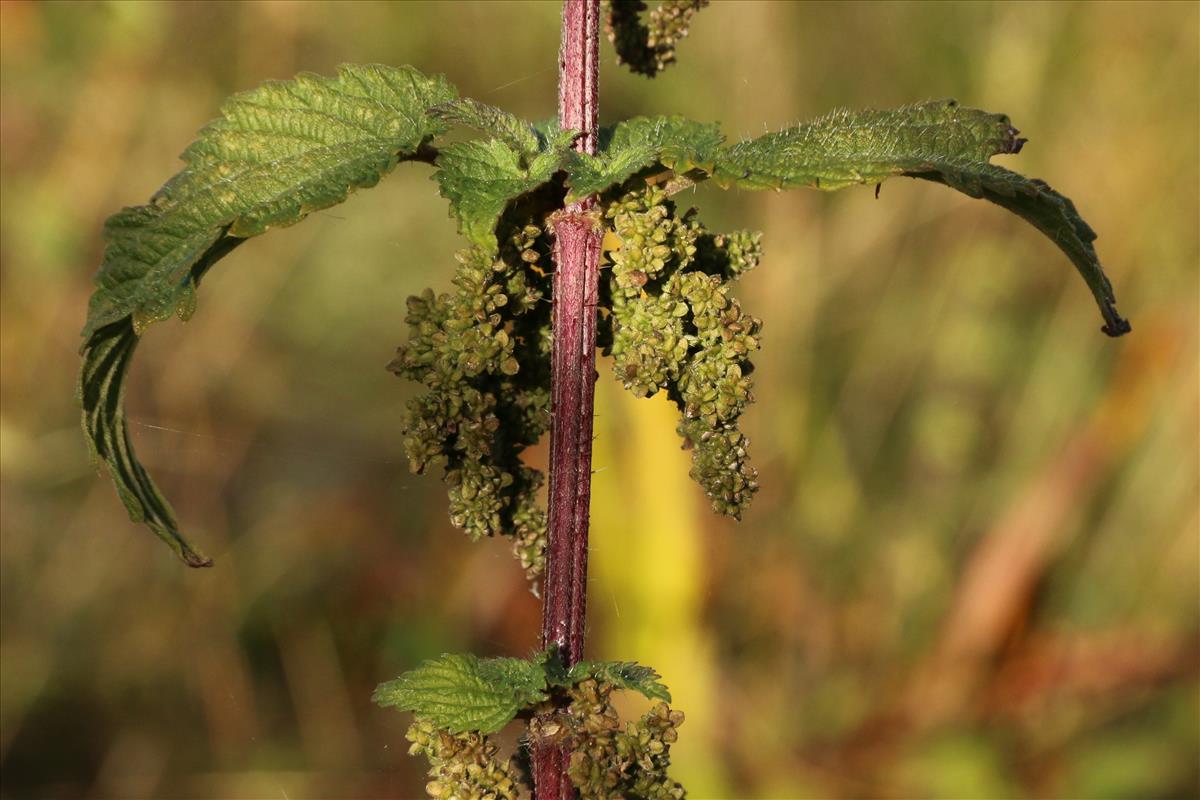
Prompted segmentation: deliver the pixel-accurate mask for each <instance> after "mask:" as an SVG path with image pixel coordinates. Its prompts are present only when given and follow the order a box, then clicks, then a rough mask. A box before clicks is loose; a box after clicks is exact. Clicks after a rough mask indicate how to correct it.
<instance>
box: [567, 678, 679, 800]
mask: <svg viewBox="0 0 1200 800" xmlns="http://www.w3.org/2000/svg"><path fill="white" fill-rule="evenodd" d="M612 691H613V686H612V684H609V683H602V682H597V681H596V680H594V679H591V678H589V679H587V680H584V681H582V682H580V683H578V684H576V685H575V686H573V687H571V689H570V690H569V692H568V694H569V696H570V698H571V702H570V705H569V706H568V707H567V719H568V720H569V723H568V728H569V729H570V731H571V737H572V741H573V743H574V746H573V749H572V752H571V761H570V764H569V765H568V769H567V774H568V775H569V776H570V778H571V782H572V783H573V784H574V785H575V788H576V789H578V790H579V796H580V798H581V800H604V799H606V798H610V797H629V798H640V799H641V800H679V798H683V797H685V796H686V792H685V791H684V789H683V787H682V786H681V785H680V784H678V783H676V782H675V781H673V780H671V778H670V777H668V775H667V768H668V767H669V766H670V764H671V752H670V751H671V744H672V743H673V742H675V740H676V739H677V738H678V732H677V730H676V729H677V728H678V727H679V725H680V724H682V723H683V712H681V711H672V710H671V709H670V708H669V707H668V706H667V704H666V703H662V702H660V703H656V704H655V706H654V707H653V708H652V709H650V711H649V712H647V713H646V715H645V716H643V717H642V718H641V719H639V720H638V721H637V722H627V723H625V724H624V725H622V724H621V720H620V718H619V717H618V716H617V711H616V709H615V708H613V706H612V703H611V701H610V699H609V696H610V695H611V694H612Z"/></svg>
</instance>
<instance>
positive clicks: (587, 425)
mask: <svg viewBox="0 0 1200 800" xmlns="http://www.w3.org/2000/svg"><path fill="white" fill-rule="evenodd" d="M599 49H600V0H564V2H563V25H562V44H561V46H560V48H559V52H558V120H559V125H560V126H561V127H562V128H563V129H564V130H576V131H580V136H579V138H578V139H577V140H576V142H575V148H576V149H577V150H579V151H581V152H585V153H591V154H594V153H595V152H596V110H597V106H598V103H599V92H598V74H599V70H598V65H597V60H598V58H599ZM595 209H596V198H595V197H594V196H593V197H587V198H584V199H582V200H580V201H578V202H576V203H571V204H569V205H567V206H566V207H565V208H563V209H562V210H561V211H558V212H557V213H555V214H554V215H553V216H552V217H551V222H552V225H553V228H554V238H555V243H554V262H555V267H554V311H553V320H552V323H551V324H552V328H553V334H554V347H553V352H552V354H551V375H550V413H551V423H550V496H549V517H550V518H549V537H548V541H547V546H546V551H547V552H546V559H547V561H546V587H545V598H546V599H545V604H544V606H543V609H542V646H543V647H546V648H549V647H555V648H557V650H558V652H559V654H560V656H561V658H562V659H563V661H564V662H565V663H566V665H567V666H570V665H572V664H574V663H575V662H577V661H579V660H580V659H581V658H582V657H583V636H584V615H585V601H586V594H587V592H586V590H587V547H588V545H587V538H588V505H589V501H590V499H591V479H592V409H593V406H594V401H595V389H596V387H595V382H596V298H597V286H598V282H599V274H600V245H601V240H602V237H601V230H600V224H599V219H598V216H597V213H596V210H595ZM550 713H553V712H550ZM539 727H541V728H542V729H543V730H553V727H551V726H549V725H544V726H539ZM533 748H534V749H533V770H534V786H535V789H534V796H535V797H536V798H537V800H566V799H567V798H571V797H574V795H575V791H574V789H573V787H572V786H571V781H570V779H569V778H568V777H567V766H568V764H569V762H570V752H569V750H568V749H567V748H566V747H565V746H563V745H562V744H561V742H555V741H552V740H541V741H535V742H534V745H533Z"/></svg>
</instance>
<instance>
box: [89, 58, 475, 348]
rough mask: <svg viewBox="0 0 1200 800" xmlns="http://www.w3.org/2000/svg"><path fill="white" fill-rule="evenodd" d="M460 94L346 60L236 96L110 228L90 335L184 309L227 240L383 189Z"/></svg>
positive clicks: (402, 72) (404, 73)
mask: <svg viewBox="0 0 1200 800" xmlns="http://www.w3.org/2000/svg"><path fill="white" fill-rule="evenodd" d="M453 96H454V90H453V88H451V87H450V85H449V84H447V83H446V81H445V79H444V78H442V77H440V76H438V77H433V78H430V77H427V76H425V75H422V74H421V73H420V72H418V71H416V70H414V69H412V68H411V67H402V68H394V67H385V66H378V65H370V66H344V67H342V68H341V69H340V70H339V73H338V76H337V77H336V78H326V77H322V76H319V75H300V76H298V77H297V78H295V79H294V80H290V81H272V82H269V83H266V84H264V85H262V86H260V87H258V88H257V89H253V90H251V91H248V92H243V93H241V94H237V95H234V96H233V97H231V98H230V99H229V100H227V101H226V102H225V104H224V105H223V106H222V108H221V113H222V116H221V118H219V119H217V120H216V121H214V122H212V123H210V124H209V125H208V126H207V127H205V128H204V129H203V130H202V131H201V132H200V137H199V138H198V139H197V140H196V141H195V142H194V143H193V144H192V145H191V146H190V147H188V149H187V150H186V151H184V154H183V160H184V161H185V162H186V164H187V166H186V167H185V168H184V169H183V171H182V172H180V173H178V174H177V175H175V177H173V178H171V180H170V181H168V182H167V184H166V185H165V186H163V188H162V189H160V190H159V192H158V193H157V194H156V195H155V196H154V198H153V199H152V200H151V202H150V203H149V204H148V205H145V206H139V207H136V208H130V209H125V210H124V211H121V212H118V213H117V214H116V215H114V216H113V217H112V218H111V219H110V220H109V222H108V223H107V225H106V228H105V236H106V239H107V247H106V248H105V252H104V258H103V261H102V263H101V266H100V271H99V273H98V274H97V276H96V286H97V289H96V292H95V293H94V294H93V295H92V299H91V302H90V304H89V309H88V320H87V324H86V325H85V327H84V329H83V336H84V337H85V338H86V337H88V336H90V335H91V334H92V333H93V332H94V331H95V330H97V329H98V328H101V327H103V326H105V325H108V324H110V323H113V322H116V321H117V320H119V319H122V318H124V317H127V316H131V315H132V316H133V317H134V319H135V322H137V323H138V328H139V332H140V330H141V329H143V328H144V327H145V325H148V324H149V323H150V322H152V321H155V320H158V319H164V318H165V317H167V316H170V315H171V314H172V313H174V312H175V309H176V307H177V305H178V297H179V295H180V294H184V293H186V292H187V291H189V290H190V285H191V280H190V275H189V272H190V270H191V268H192V267H193V266H194V265H195V264H196V263H197V262H198V261H199V260H200V258H201V257H202V256H203V255H204V253H205V252H207V250H208V249H209V248H210V247H212V246H213V245H214V244H215V243H216V241H217V240H218V239H219V238H220V237H221V236H222V235H228V236H232V237H237V238H247V237H250V236H256V235H258V234H260V233H263V232H264V231H266V230H267V229H268V228H272V227H281V226H285V225H291V224H294V223H296V222H298V221H300V220H301V219H302V218H303V217H305V216H306V215H307V214H309V213H310V212H312V211H316V210H319V209H322V208H327V207H329V206H332V205H336V204H337V203H340V202H342V201H343V200H345V199H346V196H347V195H348V194H349V193H350V192H351V191H353V190H354V189H358V188H363V187H368V186H374V185H375V184H376V183H377V182H378V181H379V179H380V177H382V176H383V175H385V174H387V172H389V171H390V170H391V169H392V168H393V167H394V166H395V165H396V164H397V163H398V161H400V160H401V159H407V158H412V157H413V156H415V155H416V154H417V153H418V150H419V149H420V147H421V145H422V144H423V143H424V142H425V141H427V140H428V138H429V137H431V136H433V135H434V134H437V133H440V132H441V131H443V130H445V129H446V124H445V123H444V122H442V121H440V120H437V119H435V118H433V117H431V116H429V115H428V114H427V113H426V112H427V110H428V109H429V108H430V107H432V106H434V105H437V104H439V103H442V102H444V101H446V100H449V99H450V98H452V97H453Z"/></svg>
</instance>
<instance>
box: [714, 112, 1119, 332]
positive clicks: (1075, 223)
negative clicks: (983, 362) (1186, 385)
mask: <svg viewBox="0 0 1200 800" xmlns="http://www.w3.org/2000/svg"><path fill="white" fill-rule="evenodd" d="M1017 133H1018V131H1017V130H1016V129H1015V128H1013V127H1012V124H1011V122H1010V121H1009V119H1008V117H1007V116H1005V115H1003V114H989V113H987V112H984V111H979V110H977V109H970V108H962V107H960V106H959V105H958V104H957V103H956V102H955V101H953V100H943V101H935V102H929V103H923V104H920V105H915V106H907V107H905V108H901V109H897V110H894V111H875V110H869V111H838V112H834V113H832V114H829V115H827V116H825V117H822V118H821V119H818V120H816V121H814V122H810V123H806V124H803V125H797V126H796V127H794V128H788V129H787V130H783V131H778V132H776V133H769V134H766V135H765V136H760V137H759V138H757V139H751V140H748V141H744V142H739V143H738V144H735V145H732V146H731V147H728V148H726V149H725V150H724V152H722V153H721V154H720V155H719V156H718V162H717V164H716V168H715V169H714V170H713V178H714V179H715V180H716V181H717V182H718V183H719V184H721V185H722V186H725V187H730V186H736V187H738V188H743V189H790V188H794V187H799V186H807V187H811V188H814V189H824V190H827V191H828V190H834V189H841V188H844V187H846V186H852V185H855V184H868V183H880V182H882V181H883V180H885V179H887V178H889V177H892V176H894V175H907V176H909V177H914V178H923V179H925V180H931V181H935V182H938V183H943V184H945V185H947V186H950V187H952V188H954V189H957V190H959V191H960V192H963V193H964V194H967V195H969V196H971V197H977V198H984V199H987V200H990V201H991V202H993V203H996V204H997V205H1000V206H1002V207H1004V208H1007V209H1008V210H1009V211H1012V212H1013V213H1015V214H1017V215H1018V216H1020V217H1021V218H1023V219H1025V220H1026V221H1028V222H1029V223H1031V224H1032V225H1033V226H1034V227H1036V228H1037V229H1038V230H1040V231H1041V232H1042V233H1044V234H1045V235H1046V236H1048V237H1049V238H1050V239H1051V241H1053V242H1054V243H1055V244H1056V245H1058V247H1059V248H1060V249H1061V250H1062V251H1063V252H1064V253H1065V254H1066V255H1067V257H1068V258H1070V259H1071V262H1072V263H1073V264H1074V265H1075V268H1076V269H1077V270H1079V273H1080V275H1082V276H1083V279H1084V281H1086V282H1087V285H1088V287H1089V288H1090V289H1091V291H1092V294H1093V296H1094V297H1095V298H1096V303H1097V305H1098V306H1099V307H1100V313H1101V315H1102V316H1103V317H1104V327H1103V328H1102V329H1101V330H1103V331H1104V332H1105V333H1107V334H1108V335H1109V336H1120V335H1121V334H1123V333H1127V332H1128V331H1129V330H1130V326H1129V323H1128V322H1127V321H1126V320H1124V319H1122V318H1121V316H1120V315H1119V314H1118V313H1117V309H1116V298H1115V297H1114V296H1113V292H1112V286H1111V285H1110V284H1109V282H1108V278H1107V277H1106V276H1105V274H1104V271H1103V269H1102V268H1101V266H1100V261H1099V259H1098V258H1097V256H1096V251H1095V250H1094V249H1093V247H1092V241H1093V240H1094V239H1095V238H1096V234H1095V233H1094V232H1093V231H1092V229H1091V228H1090V227H1088V225H1087V223H1085V222H1084V221H1083V219H1081V218H1080V216H1079V214H1078V213H1077V212H1076V211H1075V206H1074V205H1073V204H1072V203H1071V201H1070V200H1068V199H1067V198H1066V197H1064V196H1062V195H1061V194H1058V193H1057V192H1055V191H1054V190H1052V189H1051V188H1050V187H1049V186H1047V185H1046V184H1045V183H1043V182H1042V181H1038V180H1034V179H1031V178H1026V177H1024V176H1021V175H1019V174H1017V173H1015V172H1010V171H1009V170H1006V169H1003V168H1001V167H998V166H994V165H992V164H990V163H988V162H989V159H990V158H991V157H992V156H994V155H1000V154H1010V153H1017V152H1019V151H1020V150H1021V146H1022V145H1023V144H1024V143H1025V140H1024V139H1019V138H1017Z"/></svg>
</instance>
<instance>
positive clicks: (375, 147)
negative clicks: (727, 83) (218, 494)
mask: <svg viewBox="0 0 1200 800" xmlns="http://www.w3.org/2000/svg"><path fill="white" fill-rule="evenodd" d="M452 124H465V125H468V126H470V127H474V128H477V129H479V130H481V131H483V132H484V134H485V135H484V137H483V138H481V139H479V140H475V141H470V142H466V143H458V144H451V145H447V146H446V147H445V148H443V149H441V150H439V149H438V148H437V147H436V146H435V145H434V139H435V137H437V136H438V135H440V134H442V133H444V132H445V131H447V130H448V129H449V127H450V126H451V125H452ZM599 138H600V148H599V151H598V153H597V154H596V155H595V156H587V155H582V154H578V153H575V152H574V151H573V150H571V149H570V148H569V146H568V145H569V142H570V140H571V134H570V133H569V132H562V131H559V130H558V129H557V125H554V124H543V125H533V124H530V123H526V122H524V121H522V120H519V119H517V118H516V117H513V116H512V115H510V114H507V113H506V112H503V111H500V110H498V109H494V108H491V107H489V106H485V105H483V104H480V103H476V102H473V101H468V100H459V99H457V94H456V92H455V90H454V89H453V88H452V87H451V86H450V85H449V84H448V83H447V82H446V80H445V79H444V78H442V77H440V76H437V77H427V76H425V75H422V74H421V73H420V72H418V71H417V70H415V69H412V68H411V67H401V68H394V67H386V66H379V65H371V66H346V67H342V68H341V69H340V71H339V73H338V76H337V77H336V78H324V77H320V76H313V75H302V76H300V77H298V78H296V79H294V80H291V81H280V82H271V83H268V84H265V85H264V86H262V87H260V88H258V89H255V90H252V91H249V92H246V93H243V94H239V95H236V96H234V97H233V98H231V99H230V100H228V101H227V102H226V103H225V105H224V106H223V107H222V117H221V118H220V119H218V120H217V121H215V122H213V123H212V124H210V125H209V126H208V127H206V128H205V129H204V130H203V131H202V132H201V135H200V138H199V139H198V140H197V141H196V142H195V143H194V144H193V145H192V146H191V147H189V148H188V149H187V150H186V151H185V153H184V155H183V159H184V161H185V164H186V166H185V168H184V169H183V171H182V172H180V173H179V174H177V175H176V176H175V177H174V178H172V179H171V180H170V181H168V182H167V184H166V185H165V186H164V187H163V188H162V189H161V190H160V191H159V192H158V193H157V194H156V195H155V196H154V198H152V199H151V201H150V203H148V204H147V205H144V206H138V207H134V208H129V209H125V210H123V211H121V212H119V213H117V214H116V215H114V216H113V217H112V218H110V219H109V221H108V223H107V224H106V228H105V236H106V240H107V246H106V249H105V253H104V258H103V262H102V264H101V267H100V272H99V274H98V275H97V277H96V284H97V289H96V292H95V293H94V295H93V297H92V300H91V304H90V306H89V312H88V319H87V322H86V324H85V326H84V329H83V337H84V344H83V347H82V351H83V356H84V364H83V369H82V372H81V375H80V384H79V394H80V397H81V399H82V403H83V425H84V430H85V433H86V434H87V437H88V440H89V442H90V444H91V447H92V450H93V453H94V455H96V456H97V457H98V458H99V459H101V460H103V461H104V462H105V463H106V464H107V465H108V467H109V471H110V474H111V476H112V478H113V481H114V483H115V484H116V487H117V491H118V493H119V494H120V496H121V498H122V500H123V502H124V503H125V505H126V507H127V508H128V510H129V513H130V516H131V517H132V518H133V519H134V520H137V521H144V522H146V523H147V524H148V525H149V526H150V527H151V528H152V529H153V530H154V531H155V533H157V534H158V535H159V536H160V537H161V538H162V539H164V540H165V541H166V542H167V543H168V544H169V545H170V546H171V547H172V549H173V550H175V552H176V553H178V554H179V555H180V556H181V558H183V559H184V561H185V562H187V563H188V564H190V565H192V566H204V565H207V564H208V563H210V562H209V561H208V559H206V558H205V557H204V556H203V555H201V554H200V553H198V552H197V551H196V550H195V549H193V548H192V547H191V546H190V545H189V544H188V543H187V542H186V541H185V540H184V539H183V537H182V536H181V535H180V533H179V530H178V525H177V523H176V520H175V516H174V513H173V511H172V510H171V508H170V505H169V504H168V503H167V502H166V500H165V499H163V497H162V495H161V494H160V493H159V491H158V489H157V487H156V486H155V485H154V483H153V481H152V480H151V479H150V477H149V476H148V475H147V474H146V472H145V470H144V469H143V468H142V466H141V464H140V463H139V462H138V461H137V459H136V457H135V455H134V453H133V448H132V444H131V442H130V439H129V434H128V431H127V429H126V425H125V414H124V381H125V376H126V373H127V370H128V367H129V363H130V360H131V358H132V355H133V351H134V349H135V348H136V345H137V343H138V341H139V340H140V337H141V335H142V334H143V333H144V331H145V330H146V328H147V327H148V326H149V325H150V324H151V323H153V322H155V321H158V320H162V319H166V318H168V317H170V316H172V315H178V316H180V317H181V318H183V319H186V318H187V317H188V316H190V315H191V313H192V311H193V310H194V308H195V288H196V286H197V284H198V283H199V281H200V280H201V278H202V277H203V276H204V274H205V273H206V272H207V271H208V269H210V268H211V267H212V266H213V264H215V263H216V261H218V260H219V259H221V258H222V257H224V256H225V255H227V254H228V253H229V252H230V251H232V250H233V249H234V248H235V247H237V246H238V245H240V244H241V243H242V242H243V241H245V240H246V239H247V238H249V237H252V236H256V235H258V234H260V233H263V232H265V231H266V230H268V229H269V228H272V227H285V226H288V225H291V224H294V223H296V222H298V221H299V220H301V219H302V218H304V217H305V216H306V215H307V214H309V213H311V212H312V211H316V210H319V209H322V208H327V207H329V206H331V205H335V204H337V203H340V202H342V201H343V200H345V199H346V197H347V196H348V194H349V193H350V192H352V191H354V190H355V189H358V188H362V187H369V186H372V185H374V184H375V183H377V182H378V180H379V179H380V178H381V177H382V176H383V175H385V174H386V173H388V172H389V171H391V170H392V169H393V168H394V167H395V166H396V164H398V163H399V162H401V161H421V162H424V163H428V164H433V165H434V166H436V167H437V170H438V171H437V172H436V173H435V178H436V179H437V181H438V184H439V186H440V188H441V191H442V194H443V195H444V196H446V197H447V198H448V199H449V200H450V203H451V210H452V212H453V213H454V214H455V215H456V216H457V217H458V219H459V224H460V229H461V230H462V232H463V233H464V235H466V236H467V238H468V239H469V240H470V241H471V242H472V243H473V244H474V245H475V246H477V247H479V248H481V249H482V250H483V251H484V252H485V253H487V254H489V255H491V254H495V253H496V252H497V251H498V249H499V242H498V240H497V237H496V233H495V232H496V226H497V224H498V222H499V220H500V219H501V217H502V216H503V215H504V214H505V213H506V212H507V211H509V210H511V209H513V208H515V207H517V206H520V205H522V204H523V203H525V204H530V205H531V206H532V208H531V209H527V210H526V212H525V213H526V214H533V215H535V216H536V214H537V213H541V212H544V213H549V212H550V211H552V210H553V209H554V208H557V207H559V206H560V205H561V202H562V200H563V196H564V194H569V195H571V196H582V195H587V194H591V193H597V192H602V191H605V190H608V189H610V188H612V187H615V186H618V185H622V184H626V182H627V181H630V180H631V179H638V180H640V179H643V178H649V179H650V180H652V181H655V182H657V183H658V184H660V185H662V186H663V187H664V188H665V189H666V190H667V191H672V190H675V189H678V188H680V187H682V186H685V185H690V184H691V183H694V182H696V181H700V180H705V179H707V178H712V179H713V180H715V181H716V182H717V184H719V185H720V186H722V187H739V188H745V189H766V188H771V189H783V188H791V187H795V186H808V187H812V188H818V189H825V190H830V189H838V188H842V187H844V186H848V185H852V184H871V183H878V182H880V181H882V180H884V179H885V178H887V177H890V176H894V175H906V176H909V177H916V178H922V179H925V180H930V181H934V182H938V183H943V184H946V185H948V186H951V187H952V188H955V189H958V190H959V191H961V192H963V193H965V194H967V195H969V196H972V197H980V198H984V199H987V200H989V201H991V202H993V203H996V204H998V205H1001V206H1003V207H1005V208H1007V209H1009V210H1010V211H1012V212H1014V213H1015V214H1017V215H1019V216H1021V217H1023V218H1024V219H1026V220H1027V221H1029V222H1030V223H1031V224H1033V225H1034V226H1035V227H1037V228H1038V229H1039V230H1041V231H1042V232H1043V233H1045V234H1046V235H1047V236H1048V237H1050V238H1051V240H1052V241H1054V243H1055V244H1057V245H1058V246H1059V247H1060V249H1062V250H1063V252H1064V253H1066V254H1067V256H1068V257H1069V258H1070V259H1071V261H1072V263H1073V264H1074V265H1075V267H1076V268H1077V269H1078V270H1079V272H1080V274H1081V275H1082V276H1083V278H1084V280H1085V282H1086V283H1087V285H1088V286H1089V288H1090V289H1091V291H1092V293H1093V295H1094V296H1095V298H1096V302H1097V304H1098V305H1099V307H1100V310H1101V313H1102V315H1103V317H1104V320H1105V325H1104V328H1103V330H1104V331H1105V332H1106V333H1108V334H1109V335H1113V336H1117V335H1120V334H1122V333H1124V332H1126V331H1128V330H1129V325H1128V323H1127V322H1125V320H1123V319H1122V318H1121V317H1120V316H1119V315H1118V314H1117V311H1116V308H1115V301H1114V298H1113V294H1112V288H1111V286H1110V285H1109V283H1108V280H1107V279H1106V278H1105V276H1104V273H1103V271H1102V270H1101V268H1100V264H1099V261H1098V260H1097V258H1096V253H1095V251H1094V249H1093V248H1092V241H1093V239H1094V238H1095V234H1094V233H1093V232H1092V230H1091V229H1090V228H1089V227H1088V226H1087V224H1086V223H1084V222H1083V220H1082V219H1081V218H1080V217H1079V216H1078V214H1077V213H1076V211H1075V208H1074V206H1073V205H1072V204H1071V202H1070V201H1069V200H1067V199H1066V198H1065V197H1063V196H1062V195H1060V194H1058V193H1057V192H1055V191H1053V190H1052V189H1050V188H1049V187H1048V186H1047V185H1046V184H1045V183H1042V182H1041V181H1036V180H1031V179H1028V178H1024V177H1022V176H1020V175H1018V174H1016V173H1013V172H1010V171H1008V170H1006V169H1003V168H1002V167H998V166H995V165H992V164H990V163H988V162H989V159H990V157H991V156H993V155H997V154H1006V153H1015V152H1016V151H1017V150H1019V148H1020V145H1021V143H1022V141H1023V140H1020V139H1018V138H1017V137H1016V131H1015V129H1013V127H1012V125H1011V124H1010V123H1009V121H1008V118H1007V117H1005V116H1003V115H996V114H988V113H985V112H982V111H977V110H973V109H966V108H961V107H959V106H958V105H957V104H956V103H953V102H933V103H925V104H921V105H917V106H910V107H906V108H902V109H899V110H895V111H864V112H837V113H834V114H831V115H829V116H826V117H824V118H822V119H819V120H817V121H815V122H812V123H808V124H804V125H798V126H796V127H794V128H789V129H787V130H784V131H780V132H778V133H774V134H767V135H766V136H763V137H760V138H758V139H754V140H750V141H745V142H739V143H737V144H734V145H731V146H729V145H725V144H724V141H723V137H722V136H721V134H720V133H719V131H718V130H717V128H716V127H715V126H713V125H708V124H702V123H698V122H693V121H690V120H685V119H681V118H678V117H655V118H637V119H633V120H629V121H626V122H622V123H618V124H617V125H615V126H613V127H611V128H608V129H606V130H604V131H602V132H601V135H600V137H599ZM531 199H532V202H530V201H531ZM551 300H552V298H551Z"/></svg>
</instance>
